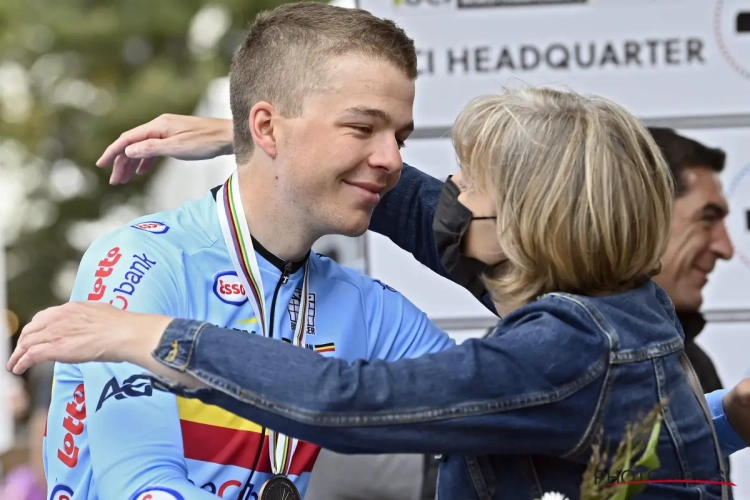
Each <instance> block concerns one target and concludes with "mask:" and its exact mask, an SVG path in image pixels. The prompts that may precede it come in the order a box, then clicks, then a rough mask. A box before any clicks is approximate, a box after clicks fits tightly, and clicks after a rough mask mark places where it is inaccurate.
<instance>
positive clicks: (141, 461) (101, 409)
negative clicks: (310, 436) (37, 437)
mask: <svg viewBox="0 0 750 500" xmlns="http://www.w3.org/2000/svg"><path fill="white" fill-rule="evenodd" d="M214 197H215V193H209V194H207V195H206V196H205V197H203V198H202V199H200V200H197V201H193V202H189V203H186V204H185V205H183V206H182V207H180V208H179V209H177V210H174V211H169V212H163V213H159V214H154V215H151V216H148V217H143V218H140V219H137V220H135V221H133V222H132V223H131V224H129V225H128V226H126V227H122V228H120V229H117V230H116V231H114V232H111V233H109V234H107V235H105V236H103V237H101V238H99V239H98V240H97V241H95V242H94V243H93V244H92V245H91V247H90V248H89V249H88V250H87V252H86V254H85V255H84V257H83V260H82V262H81V266H80V268H79V270H78V275H77V278H76V282H75V287H74V289H73V293H72V297H71V300H73V301H83V300H89V301H99V302H105V303H109V304H112V305H114V306H116V307H119V308H121V309H127V310H128V311H135V312H149V313H159V314H164V315H169V316H173V317H183V318H191V319H200V320H205V321H207V322H210V323H213V324H215V325H218V326H221V327H229V328H236V329H240V330H245V331H247V332H249V333H248V335H250V334H260V333H259V332H260V330H259V328H258V323H257V320H256V318H255V315H254V312H253V308H252V305H251V304H250V303H249V301H248V296H247V294H246V293H247V291H246V290H245V289H244V287H243V286H242V284H241V282H240V280H239V279H238V276H237V274H236V272H235V270H234V268H233V265H232V262H231V260H230V257H229V253H228V251H227V247H226V245H225V242H224V239H223V238H222V230H221V227H220V224H219V219H218V216H217V211H216V205H215V203H216V201H215V198H214ZM255 249H256V258H257V260H258V265H259V268H260V273H261V276H262V278H261V279H262V281H263V287H264V296H265V301H266V304H267V310H268V311H269V313H268V315H269V316H270V318H268V320H267V321H268V323H267V324H268V325H269V328H270V330H271V331H270V333H271V334H272V336H273V338H275V339H284V340H286V341H291V338H292V333H293V326H294V324H295V323H296V321H297V319H298V318H297V314H298V312H299V308H300V295H301V288H302V285H301V281H302V276H303V274H304V269H303V267H304V266H303V263H285V262H283V261H281V260H280V259H278V258H276V257H274V256H273V255H271V254H270V253H269V252H268V251H266V250H265V249H263V248H262V247H260V245H259V244H258V243H257V242H256V243H255ZM309 260H310V262H309V265H310V271H309V273H310V275H309V293H308V300H309V305H308V314H307V316H308V317H307V323H306V328H307V332H306V333H307V335H306V341H305V343H306V348H309V349H312V350H315V351H318V352H319V353H320V354H321V355H323V356H336V357H339V358H343V359H346V360H349V361H354V360H357V359H376V358H380V359H385V360H396V359H400V358H408V357H416V356H420V355H422V354H426V353H430V352H436V351H441V350H444V349H447V348H449V347H451V346H452V345H454V342H453V341H452V340H451V339H450V338H449V337H448V335H447V334H445V333H444V332H442V331H441V330H440V329H438V328H437V327H436V326H435V325H434V324H432V323H431V322H430V321H429V320H428V319H427V317H426V315H425V314H424V313H422V312H421V311H420V310H419V309H417V308H416V307H415V306H414V305H413V304H412V303H411V302H409V301H408V300H407V299H405V298H404V297H403V296H402V295H401V294H399V293H398V292H396V291H394V290H393V289H391V288H389V287H388V286H386V285H384V284H382V283H380V282H379V281H376V280H373V279H371V278H369V277H367V276H363V275H361V274H359V273H356V272H354V271H352V270H350V269H347V268H345V267H342V266H340V265H338V264H336V263H335V262H334V261H332V260H330V259H328V258H326V257H322V256H319V255H317V254H315V253H311V254H310V257H309ZM231 355H232V356H241V355H242V353H237V352H234V353H231ZM268 363H275V364H277V365H278V367H279V369H280V370H283V369H285V366H284V360H283V359H269V360H268ZM248 369H252V367H248ZM45 436H46V437H45V440H44V464H45V470H46V473H47V481H48V494H49V495H50V498H51V499H53V500H65V499H71V500H72V499H87V500H109V499H117V500H122V499H136V498H137V499H138V500H147V499H148V500H168V499H183V500H193V499H196V500H197V499H209V498H216V497H217V496H218V497H220V498H231V499H236V498H238V495H239V493H240V491H241V489H242V488H243V486H245V484H246V483H247V482H248V479H249V478H250V476H251V475H252V479H251V480H250V485H249V487H248V489H247V490H246V495H244V498H243V499H242V500H249V499H257V498H258V491H259V489H260V487H261V486H262V485H263V483H264V482H265V481H266V480H268V479H269V478H270V477H271V476H272V469H271V462H270V458H269V453H268V432H267V430H265V429H261V428H259V426H258V425H256V424H254V423H252V422H249V421H246V420H243V419H241V418H240V417H237V416H235V415H232V414H230V413H228V412H226V411H223V410H221V409H219V408H217V407H214V406H209V405H204V404H203V403H201V402H200V401H198V400H192V399H183V398H179V397H176V396H174V395H172V394H169V393H166V392H162V391H157V390H154V389H153V388H152V386H151V384H150V383H149V380H148V379H147V378H146V376H144V371H143V369H141V368H139V367H137V366H134V365H131V364H128V363H83V364H76V365H69V364H60V363H58V364H57V365H56V367H55V381H54V388H53V393H52V404H51V406H50V411H49V417H48V422H47V431H46V433H45ZM318 452H319V448H318V447H317V446H315V445H312V444H310V443H303V442H300V443H299V444H298V445H297V447H296V450H295V453H294V455H293V457H292V460H291V466H290V469H289V476H288V477H289V478H290V479H292V480H293V481H294V483H295V484H296V486H297V488H298V489H299V490H300V492H301V493H302V495H303V496H304V492H305V490H306V488H307V484H308V481H309V478H310V471H311V470H312V467H313V464H314V463H315V459H316V457H317V455H318ZM253 471H254V472H253Z"/></svg>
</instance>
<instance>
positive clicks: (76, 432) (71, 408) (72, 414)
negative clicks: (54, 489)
mask: <svg viewBox="0 0 750 500" xmlns="http://www.w3.org/2000/svg"><path fill="white" fill-rule="evenodd" d="M72 396H73V397H72V401H69V402H68V404H67V405H66V406H65V413H67V415H66V416H65V418H64V419H63V422H62V426H63V428H64V429H65V430H66V431H67V432H66V433H65V437H64V438H63V447H62V449H60V448H58V450H57V458H58V459H60V461H61V462H62V463H64V464H65V465H66V466H67V467H69V468H71V469H72V468H74V467H75V466H76V465H78V452H79V451H80V449H79V448H78V446H76V436H80V435H81V434H82V433H83V426H84V420H86V394H85V392H84V389H83V384H78V386H76V388H75V390H74V391H73V395H72ZM62 498H64V497H61V500H62Z"/></svg>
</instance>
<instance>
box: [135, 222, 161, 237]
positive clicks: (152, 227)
mask: <svg viewBox="0 0 750 500" xmlns="http://www.w3.org/2000/svg"><path fill="white" fill-rule="evenodd" d="M132 227H134V228H136V229H140V230H141V231H148V232H149V233H154V234H164V233H166V232H167V231H169V226H167V225H166V224H164V223H163V222H156V221H147V222H139V223H138V224H134V225H133V226H132Z"/></svg>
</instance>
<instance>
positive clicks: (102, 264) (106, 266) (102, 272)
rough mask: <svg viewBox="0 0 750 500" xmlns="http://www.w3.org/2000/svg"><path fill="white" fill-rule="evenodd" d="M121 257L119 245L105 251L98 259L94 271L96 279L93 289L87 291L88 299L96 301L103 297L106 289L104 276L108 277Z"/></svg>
mask: <svg viewBox="0 0 750 500" xmlns="http://www.w3.org/2000/svg"><path fill="white" fill-rule="evenodd" d="M121 258H122V254H121V253H120V247H114V248H113V249H111V250H110V251H109V252H107V255H106V257H104V258H103V259H102V260H100V261H99V268H98V269H97V270H96V272H94V277H95V278H96V281H95V282H94V289H93V290H91V292H90V293H89V296H88V299H89V301H91V302H96V301H98V300H101V299H102V297H104V292H106V291H107V285H105V284H104V278H108V277H109V276H110V275H111V274H112V272H113V271H114V270H115V266H116V265H117V263H118V262H119V261H120V259H121Z"/></svg>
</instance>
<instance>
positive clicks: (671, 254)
mask: <svg viewBox="0 0 750 500" xmlns="http://www.w3.org/2000/svg"><path fill="white" fill-rule="evenodd" d="M649 130H650V131H651V134H652V135H653V137H654V139H655V140H656V142H657V144H658V145H659V147H660V148H661V150H662V153H663V154H664V157H665V158H666V160H667V163H668V164H669V167H670V169H671V170H672V174H673V175H674V177H675V181H676V185H677V199H676V200H675V204H674V211H673V213H672V235H671V238H670V241H669V245H668V247H667V251H666V253H665V254H664V258H663V260H662V265H663V268H662V272H661V273H660V274H659V275H658V276H657V277H656V278H654V280H655V281H656V282H657V283H658V284H659V285H660V286H661V287H662V288H664V290H665V291H666V292H667V294H669V296H670V298H671V299H672V302H674V305H675V308H676V309H677V314H678V317H679V319H680V322H681V323H682V328H683V330H685V351H686V352H687V355H688V357H689V358H690V361H691V363H692V364H693V367H694V368H695V371H696V373H697V374H698V378H699V379H700V382H701V385H702V386H703V390H704V392H711V391H714V390H716V389H721V388H722V383H721V380H720V379H719V375H718V374H717V373H716V368H715V367H714V364H713V362H712V361H711V359H710V358H709V357H708V355H707V354H706V353H705V352H704V351H703V350H702V349H701V348H700V347H699V346H698V345H697V344H696V343H695V338H696V337H697V336H698V334H699V333H700V332H701V331H702V330H703V327H704V326H705V324H706V322H705V320H704V319H703V315H702V314H701V313H700V311H699V309H700V307H701V304H702V303H703V293H702V292H703V287H704V286H705V285H706V283H707V282H708V275H709V274H710V273H711V271H712V270H713V269H714V266H715V265H716V261H717V260H718V259H724V260H728V259H730V258H732V254H733V253H734V249H733V247H732V242H731V240H730V239H729V233H728V232H727V228H726V224H725V219H726V216H727V214H728V213H729V206H728V203H727V200H726V198H725V197H724V194H723V192H722V186H721V181H720V179H719V175H720V174H721V172H722V171H723V170H724V163H725V160H726V154H725V153H724V151H722V150H721V149H716V148H710V147H707V146H704V145H703V144H700V143H699V142H697V141H694V140H692V139H689V138H687V137H683V136H681V135H678V134H677V133H675V131H674V130H671V129H666V128H650V129H649Z"/></svg>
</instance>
